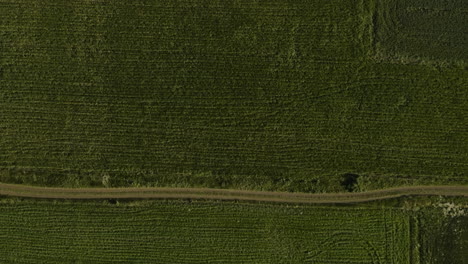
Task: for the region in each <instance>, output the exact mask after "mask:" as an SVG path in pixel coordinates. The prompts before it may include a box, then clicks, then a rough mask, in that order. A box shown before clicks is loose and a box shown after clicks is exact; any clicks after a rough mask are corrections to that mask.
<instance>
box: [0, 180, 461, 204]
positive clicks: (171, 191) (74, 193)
mask: <svg viewBox="0 0 468 264" xmlns="http://www.w3.org/2000/svg"><path fill="white" fill-rule="evenodd" d="M0 195H5V196H16V197H30V198H49V199H148V198H160V199H165V198H167V199H211V200H243V201H267V202H287V203H358V202H368V201H374V200H382V199H391V198H397V197H402V196H421V195H425V196H462V197H468V186H411V187H398V188H389V189H383V190H376V191H369V192H360V193H326V194H309V193H286V192H263V191H246V190H229V189H209V188H50V187H34V186H25V185H15V184H5V183H0Z"/></svg>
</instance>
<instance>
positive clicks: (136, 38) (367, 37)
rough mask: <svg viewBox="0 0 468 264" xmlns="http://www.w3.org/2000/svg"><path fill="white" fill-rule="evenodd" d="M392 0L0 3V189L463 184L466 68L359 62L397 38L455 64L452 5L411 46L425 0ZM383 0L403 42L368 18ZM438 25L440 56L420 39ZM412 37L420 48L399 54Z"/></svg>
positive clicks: (459, 20)
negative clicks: (3, 185)
mask: <svg viewBox="0 0 468 264" xmlns="http://www.w3.org/2000/svg"><path fill="white" fill-rule="evenodd" d="M401 2H404V1H398V0H393V1H390V0H385V1H376V0H374V1H371V0H369V1H367V0H366V1H362V0H349V1H342V0H311V1H299V0H272V1H250V0H249V1H247V0H236V1H234V0H226V1H217V0H178V1H160V0H154V1H113V2H109V1H84V0H81V1H63V0H56V1H45V0H42V1H40V0H39V1H29V0H8V1H2V2H1V4H0V5H1V9H0V181H2V182H10V183H25V184H34V185H47V186H68V187H82V186H178V187H185V186H195V187H218V188H240V189H262V190H281V191H303V192H324V191H344V190H346V188H345V187H344V186H343V185H342V184H341V182H342V180H343V178H342V176H343V174H345V173H353V174H356V175H358V176H359V177H358V178H357V182H356V186H351V187H353V188H348V189H354V190H368V189H375V188H382V187H388V186H399V185H413V184H467V183H468V177H467V173H466V172H467V171H468V156H467V153H466V148H467V142H468V134H467V129H466V125H465V122H464V118H465V117H466V115H467V111H468V100H467V99H468V98H467V89H466V87H467V86H468V71H467V70H466V68H464V67H463V64H457V65H445V66H444V65H442V66H441V64H435V65H432V64H421V63H408V62H411V61H401V62H404V63H399V61H395V59H394V58H393V57H392V56H393V55H392V54H393V53H392V51H388V54H390V55H388V56H389V57H391V58H389V59H387V60H386V59H385V58H384V59H383V60H379V59H376V58H377V57H378V56H376V54H377V53H376V48H381V50H384V48H385V47H390V46H394V45H396V44H395V43H396V42H392V41H394V40H395V39H398V40H400V38H401V42H398V43H399V44H398V45H396V46H395V48H396V49H398V52H400V53H409V54H410V55H412V56H413V55H414V56H417V57H418V56H420V57H421V58H422V57H426V56H429V55H431V56H432V55H434V54H436V55H437V56H438V55H440V56H444V59H447V60H461V61H464V59H465V57H463V56H462V55H460V54H461V52H462V51H464V47H465V46H466V45H464V44H465V43H466V40H463V39H459V38H458V37H459V33H460V32H461V31H460V26H461V25H465V24H466V23H464V21H465V20H464V18H466V15H465V12H464V11H463V10H465V9H464V8H465V7H464V5H465V2H464V1H461V0H460V1H458V2H457V1H454V0H453V1H449V2H450V3H451V5H453V6H454V8H455V9H454V11H453V12H444V11H437V12H439V13H441V14H443V17H440V20H444V22H445V24H443V25H441V26H440V27H437V28H435V29H434V31H429V32H428V33H427V35H424V36H421V38H419V35H418V38H416V39H415V38H413V36H414V35H415V34H418V33H417V32H416V33H415V32H414V31H411V30H412V28H413V24H414V23H416V24H418V25H419V24H420V26H419V27H415V29H417V30H421V31H423V30H425V29H427V27H430V26H431V25H432V24H428V23H429V20H428V19H426V18H427V17H426V16H425V13H424V14H422V13H421V12H422V11H421V10H423V11H424V10H426V9H424V8H428V9H430V10H429V11H430V12H433V10H432V9H433V8H436V9H437V8H439V7H440V5H438V4H435V2H436V1H435V0H432V1H425V2H424V5H423V4H422V3H420V1H416V0H411V1H408V4H405V5H403V6H401ZM426 2H427V4H426ZM384 3H387V4H384ZM389 3H394V4H395V5H397V3H399V4H400V5H398V6H401V7H399V9H398V10H396V12H397V13H398V16H397V17H398V19H397V18H392V17H390V20H389V21H403V22H401V23H402V25H403V28H404V29H405V30H403V31H401V33H399V34H403V35H404V36H400V35H395V36H394V34H392V33H391V30H392V27H391V25H386V24H384V23H378V21H386V20H384V19H385V16H381V15H379V14H393V13H394V12H393V11H391V10H392V9H391V8H390V7H391V6H392V5H390V4H389ZM413 7H415V8H416V9H414V8H413ZM421 8H423V9H421ZM456 8H460V9H456ZM412 10H416V11H417V12H416V13H417V14H418V15H416V16H413V15H411V13H410V12H412ZM418 10H419V11H418ZM424 12H426V11H424ZM434 12H435V11H434ZM420 13H421V14H420ZM431 14H432V13H431ZM452 15H455V18H456V19H455V20H453V21H452V20H449V19H445V17H451V16H452ZM431 16H432V15H431ZM409 17H411V18H412V19H413V18H414V19H413V20H409ZM437 21H439V20H437ZM372 22H376V23H372ZM422 22H424V23H422ZM452 24H453V26H454V27H455V28H454V31H453V32H454V33H453V34H452V33H450V32H449V33H447V34H443V35H442V37H441V40H440V41H451V40H452V38H454V40H453V43H452V42H451V43H452V44H453V45H454V47H455V48H454V49H450V50H447V51H444V49H445V48H444V47H446V46H445V45H442V44H441V43H442V42H440V43H439V42H438V41H439V39H438V38H435V37H434V36H436V35H437V34H438V32H439V30H440V29H441V28H444V26H445V25H447V27H448V26H452ZM387 31H388V32H387ZM425 32H426V31H425ZM382 35H388V36H392V37H390V38H385V39H383V38H380V36H382ZM427 39H431V40H433V42H434V45H435V46H434V45H432V44H431V45H427V46H424V47H422V48H421V47H420V46H417V45H416V46H414V45H413V44H414V43H420V42H424V43H426V42H427ZM377 42H379V43H381V44H379V45H377ZM438 43H439V44H440V45H439V44H438ZM411 47H415V48H417V50H413V48H411ZM434 56H435V55H434ZM396 62H397V63H396Z"/></svg>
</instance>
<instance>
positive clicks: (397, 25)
mask: <svg viewBox="0 0 468 264" xmlns="http://www.w3.org/2000/svg"><path fill="white" fill-rule="evenodd" d="M375 1H376V2H377V4H376V6H377V7H378V9H377V12H376V16H377V17H376V19H375V22H376V23H375V25H374V26H375V27H376V29H375V32H376V39H377V43H376V46H377V47H376V48H377V52H378V53H379V55H380V56H382V57H386V59H393V60H395V61H396V62H398V61H399V62H406V63H415V62H419V63H436V64H446V65H451V64H455V65H459V66H463V65H464V66H465V69H466V60H467V59H468V53H467V52H466V47H467V45H468V39H467V38H466V28H467V26H468V15H467V10H468V2H467V1H464V0H447V1H428V0H375Z"/></svg>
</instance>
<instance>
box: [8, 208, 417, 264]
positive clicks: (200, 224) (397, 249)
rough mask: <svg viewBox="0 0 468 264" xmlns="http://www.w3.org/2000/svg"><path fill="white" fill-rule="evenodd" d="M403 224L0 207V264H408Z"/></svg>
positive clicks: (395, 215) (327, 211)
mask: <svg viewBox="0 0 468 264" xmlns="http://www.w3.org/2000/svg"><path fill="white" fill-rule="evenodd" d="M410 221H411V217H410V215H409V213H408V212H406V211H404V210H402V209H395V208H372V207H329V206H328V207H321V206H303V205H294V204H293V205H287V204H284V205H278V204H276V205H273V204H259V203H233V202H216V201H211V202H208V201H205V202H203V201H190V202H189V201H139V202H131V201H127V202H122V201H121V202H120V203H119V202H117V203H116V202H115V201H114V202H113V204H112V203H109V202H97V201H96V202H92V201H91V202H71V201H68V202H66V201H41V200H15V199H2V200H0V259H1V260H2V262H3V263H34V264H37V263H174V264H176V263H321V264H332V263H353V264H360V263H363V264H364V263H373V264H389V263H398V264H406V263H414V262H411V259H412V258H416V256H417V251H414V250H412V246H411V241H412V240H414V239H415V238H412V233H410ZM338 227H339V228H338ZM414 237H416V236H414ZM416 239H417V238H416ZM6 241H8V242H6ZM19 249H21V250H19ZM413 251H414V252H413Z"/></svg>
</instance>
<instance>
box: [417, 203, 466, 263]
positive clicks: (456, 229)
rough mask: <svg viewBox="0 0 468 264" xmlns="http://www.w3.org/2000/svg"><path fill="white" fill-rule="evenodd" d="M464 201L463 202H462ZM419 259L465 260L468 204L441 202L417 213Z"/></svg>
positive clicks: (441, 261)
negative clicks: (463, 205)
mask: <svg viewBox="0 0 468 264" xmlns="http://www.w3.org/2000/svg"><path fill="white" fill-rule="evenodd" d="M465 205H466V203H465ZM417 219H418V225H419V229H420V230H423V231H424V232H420V234H419V241H420V246H419V250H420V254H419V255H420V260H421V263H439V264H453V263H456V264H467V263H468V250H467V249H468V208H467V207H466V206H465V207H460V206H459V205H458V206H457V204H454V203H448V202H446V203H440V204H439V205H438V206H437V207H436V208H426V209H425V210H422V211H421V212H419V214H418V218H417Z"/></svg>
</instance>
